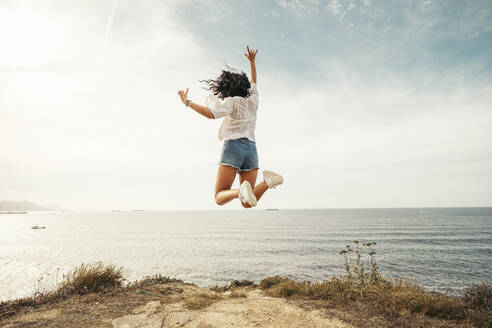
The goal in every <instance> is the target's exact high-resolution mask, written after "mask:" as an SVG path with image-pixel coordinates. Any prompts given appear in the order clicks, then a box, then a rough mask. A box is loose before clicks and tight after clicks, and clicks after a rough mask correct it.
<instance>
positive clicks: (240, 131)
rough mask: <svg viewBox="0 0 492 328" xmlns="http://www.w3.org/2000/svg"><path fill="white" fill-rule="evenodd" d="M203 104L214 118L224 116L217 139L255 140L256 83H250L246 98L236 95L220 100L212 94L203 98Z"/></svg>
mask: <svg viewBox="0 0 492 328" xmlns="http://www.w3.org/2000/svg"><path fill="white" fill-rule="evenodd" d="M205 104H206V106H207V107H208V108H209V109H210V110H211V111H212V113H213V114H214V117H215V118H221V117H224V120H223V121H222V125H221V126H220V129H219V140H231V139H238V138H248V139H249V140H251V141H255V128H256V112H257V111H258V90H257V89H256V83H251V87H250V89H249V96H248V97H247V98H243V97H238V96H236V97H227V98H224V99H223V100H222V99H220V98H219V97H217V96H215V95H213V94H212V95H209V96H208V97H207V98H206V99H205Z"/></svg>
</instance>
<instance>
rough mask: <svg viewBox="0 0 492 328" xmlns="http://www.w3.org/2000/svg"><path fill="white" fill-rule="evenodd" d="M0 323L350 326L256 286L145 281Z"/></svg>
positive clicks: (158, 327) (164, 327)
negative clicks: (226, 288)
mask: <svg viewBox="0 0 492 328" xmlns="http://www.w3.org/2000/svg"><path fill="white" fill-rule="evenodd" d="M0 327H5V328H20V327H22V328H27V327H47V328H49V327H52V328H61V327H63V328H75V327H77V328H89V327H90V328H96V327H97V328H102V327H107V328H171V327H184V328H226V327H227V328H231V327H238V328H241V327H265V328H269V327H271V328H274V327H275V328H283V327H285V328H291V327H292V328H294V327H295V328H298V327H306V328H321V327H322V328H351V327H352V326H351V325H349V324H346V323H344V322H342V321H340V320H339V319H337V318H334V317H332V316H329V315H327V314H325V313H323V312H322V311H321V310H315V309H314V310H313V309H305V308H302V307H300V306H299V305H297V304H296V303H295V302H292V301H287V300H285V299H280V298H272V297H268V296H266V295H264V294H263V293H262V291H261V290H259V289H257V288H251V287H249V288H244V289H240V290H235V291H234V292H233V293H232V295H231V294H230V293H228V292H226V293H216V292H212V291H210V290H207V289H202V288H199V287H196V286H193V285H187V284H181V283H173V284H156V285H152V286H146V287H145V288H142V289H140V290H138V289H137V290H134V291H131V292H128V291H126V292H121V293H114V294H110V295H99V294H95V295H94V294H92V295H91V294H88V295H83V296H73V297H70V298H68V299H66V300H63V301H61V302H59V303H55V304H43V305H41V306H39V307H37V308H35V309H25V310H23V311H21V312H19V313H17V314H16V315H14V316H12V317H9V318H7V319H5V320H0Z"/></svg>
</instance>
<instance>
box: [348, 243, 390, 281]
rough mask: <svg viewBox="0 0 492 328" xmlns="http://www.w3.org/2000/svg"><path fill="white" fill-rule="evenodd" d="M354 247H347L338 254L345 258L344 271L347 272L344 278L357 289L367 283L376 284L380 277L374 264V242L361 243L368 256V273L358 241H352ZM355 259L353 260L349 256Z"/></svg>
mask: <svg viewBox="0 0 492 328" xmlns="http://www.w3.org/2000/svg"><path fill="white" fill-rule="evenodd" d="M353 243H354V246H352V245H347V246H345V249H343V250H341V251H340V252H339V254H340V255H343V257H344V258H345V271H347V275H346V278H347V279H348V280H350V281H351V282H353V283H354V285H356V286H357V287H362V286H364V285H365V284H367V283H370V284H372V283H378V282H379V281H380V280H381V275H380V274H379V271H378V266H377V263H376V250H375V246H376V243H375V242H370V243H363V245H364V247H366V248H367V250H368V255H369V267H370V272H367V270H366V267H365V266H364V261H363V260H362V255H361V250H360V248H359V241H358V240H354V241H353ZM352 254H353V256H354V257H355V258H353V257H352V256H351V255H352Z"/></svg>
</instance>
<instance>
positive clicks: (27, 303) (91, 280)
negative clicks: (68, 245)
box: [0, 262, 124, 319]
mask: <svg viewBox="0 0 492 328" xmlns="http://www.w3.org/2000/svg"><path fill="white" fill-rule="evenodd" d="M123 280H124V279H123V277H122V273H121V268H116V267H114V266H112V265H105V264H103V263H101V262H96V263H93V264H84V263H83V264H81V265H80V266H79V267H76V268H75V269H74V270H72V271H71V272H69V273H68V274H66V275H64V276H63V280H62V281H61V282H60V283H59V285H58V286H57V288H56V289H55V290H50V291H45V292H41V291H36V292H35V293H34V295H33V296H29V297H24V298H20V299H16V300H12V301H6V302H0V319H3V318H6V317H9V316H12V315H14V314H16V313H17V312H18V311H20V310H21V309H23V308H26V307H36V306H39V305H42V304H48V303H55V302H58V301H60V300H62V299H64V298H66V297H68V296H69V295H71V294H87V293H91V292H92V293H94V292H101V291H104V290H106V289H112V288H118V287H119V288H121V286H122V282H123Z"/></svg>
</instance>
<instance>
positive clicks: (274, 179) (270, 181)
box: [263, 171, 284, 188]
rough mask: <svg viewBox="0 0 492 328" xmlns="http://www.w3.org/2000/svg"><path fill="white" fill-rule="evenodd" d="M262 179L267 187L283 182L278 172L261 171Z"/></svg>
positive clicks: (273, 186)
mask: <svg viewBox="0 0 492 328" xmlns="http://www.w3.org/2000/svg"><path fill="white" fill-rule="evenodd" d="M263 179H264V180H265V182H266V184H267V185H268V188H275V187H276V186H279V185H281V184H282V183H284V178H282V176H281V175H280V174H277V173H275V172H272V171H263Z"/></svg>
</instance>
